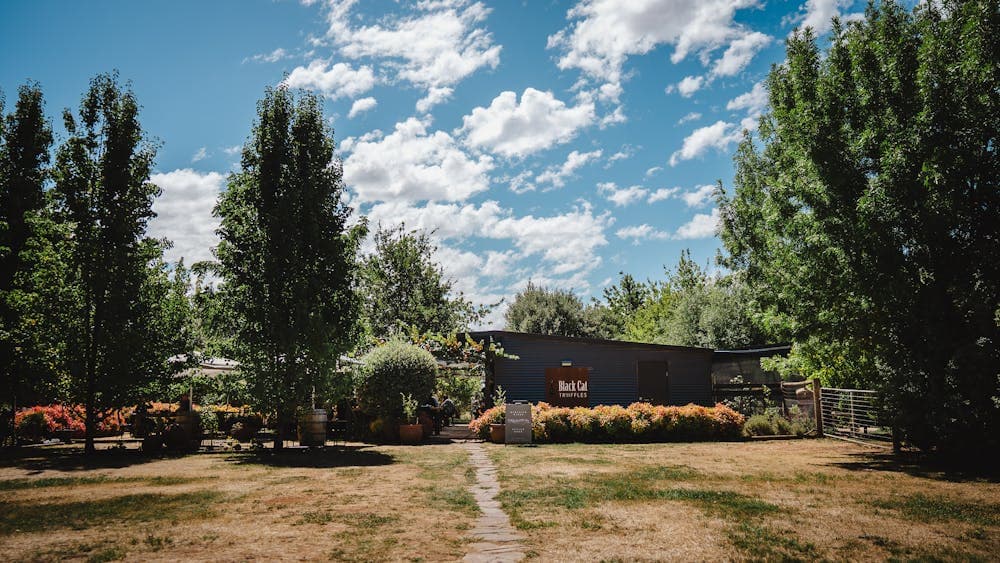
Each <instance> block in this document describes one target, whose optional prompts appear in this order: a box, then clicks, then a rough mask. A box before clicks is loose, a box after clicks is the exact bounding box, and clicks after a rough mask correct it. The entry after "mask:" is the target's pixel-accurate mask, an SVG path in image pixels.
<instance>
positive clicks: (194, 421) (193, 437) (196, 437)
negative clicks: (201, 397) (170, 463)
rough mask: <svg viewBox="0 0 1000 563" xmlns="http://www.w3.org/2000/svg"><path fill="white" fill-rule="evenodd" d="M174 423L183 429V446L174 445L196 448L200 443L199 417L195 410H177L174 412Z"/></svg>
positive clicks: (178, 445)
mask: <svg viewBox="0 0 1000 563" xmlns="http://www.w3.org/2000/svg"><path fill="white" fill-rule="evenodd" d="M174 423H175V424H177V426H180V427H181V428H182V429H183V430H184V441H185V442H187V444H186V445H185V446H181V445H180V444H177V445H176V446H175V447H188V448H197V447H198V445H199V444H200V443H201V419H200V417H199V416H198V413H197V412H195V411H177V412H176V413H174Z"/></svg>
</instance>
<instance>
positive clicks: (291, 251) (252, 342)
mask: <svg viewBox="0 0 1000 563" xmlns="http://www.w3.org/2000/svg"><path fill="white" fill-rule="evenodd" d="M257 113H258V117H257V122H256V124H255V125H254V128H253V132H252V134H251V138H250V140H249V141H248V142H247V143H246V145H245V146H244V147H243V157H242V170H240V171H239V172H236V173H234V174H232V175H231V176H230V177H229V181H228V189H227V190H226V191H225V192H224V193H223V195H222V197H221V198H220V199H219V203H218V205H217V206H216V208H215V214H216V215H217V216H219V217H221V219H222V222H221V226H220V227H219V231H218V232H219V235H220V237H221V241H220V243H219V246H218V247H217V249H216V256H217V257H218V260H219V266H220V272H221V274H222V276H223V278H224V280H225V282H224V285H223V286H222V290H223V291H224V292H225V293H226V299H227V301H228V303H229V306H230V307H231V308H232V311H233V313H234V314H235V315H236V318H237V319H238V321H237V322H238V325H237V326H238V331H237V335H238V341H237V342H238V344H237V346H236V349H235V352H236V353H235V355H236V359H238V360H239V361H240V362H241V366H242V368H241V369H242V370H243V371H244V373H245V374H246V376H247V379H248V380H249V382H250V386H251V392H252V395H253V396H254V398H255V400H256V402H257V406H258V407H260V408H261V409H263V410H264V411H265V412H269V413H272V414H274V415H276V418H277V421H278V424H279V428H283V427H284V426H285V425H286V424H287V423H288V422H289V421H290V420H291V417H292V416H293V414H294V410H295V409H296V408H297V407H303V406H306V405H309V404H310V400H311V396H312V394H313V393H314V392H315V393H323V392H325V391H326V390H327V389H329V388H330V387H331V386H333V385H334V384H335V383H336V381H335V377H336V372H335V368H336V363H337V359H338V357H339V355H340V354H341V353H342V352H344V351H346V350H348V349H350V348H351V347H352V346H353V344H354V342H355V339H356V337H357V333H358V331H357V322H356V319H357V316H358V310H359V306H358V299H357V297H356V294H355V291H354V286H355V278H356V275H355V274H356V272H355V260H356V254H357V250H358V245H359V243H360V240H361V238H362V237H363V236H364V234H365V227H364V226H363V225H361V226H357V227H353V228H349V227H348V226H347V219H348V216H349V214H350V208H349V207H347V206H346V205H345V204H344V203H343V201H342V194H343V190H344V184H343V179H342V176H343V173H342V170H341V166H340V164H339V162H337V161H336V160H335V159H334V152H333V151H334V142H333V137H332V131H330V130H329V129H328V128H327V127H326V125H325V124H324V120H323V111H322V102H321V100H320V99H319V98H318V97H316V96H315V95H312V94H302V95H301V96H299V97H298V98H297V99H296V97H295V96H293V94H292V93H291V92H289V90H288V89H287V88H285V87H283V86H281V87H278V88H275V89H268V90H267V92H266V93H265V95H264V98H263V99H262V100H261V101H260V103H259V104H258V108H257ZM282 439H283V436H281V432H280V431H279V435H278V437H277V438H276V439H275V447H276V448H280V447H281V445H282Z"/></svg>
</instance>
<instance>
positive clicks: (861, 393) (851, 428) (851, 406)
mask: <svg viewBox="0 0 1000 563" xmlns="http://www.w3.org/2000/svg"><path fill="white" fill-rule="evenodd" d="M875 398H876V395H875V392H874V391H869V390H866V389H837V388H834V387H823V388H822V389H821V390H820V394H819V403H820V407H821V413H822V418H821V419H820V421H819V423H820V424H821V425H822V432H823V434H825V435H827V436H832V437H834V438H843V439H847V440H859V441H863V442H866V443H872V442H875V443H886V444H889V443H891V442H892V429H891V428H889V427H888V426H886V425H885V424H884V423H883V422H881V421H880V420H879V412H878V407H877V405H876V403H875Z"/></svg>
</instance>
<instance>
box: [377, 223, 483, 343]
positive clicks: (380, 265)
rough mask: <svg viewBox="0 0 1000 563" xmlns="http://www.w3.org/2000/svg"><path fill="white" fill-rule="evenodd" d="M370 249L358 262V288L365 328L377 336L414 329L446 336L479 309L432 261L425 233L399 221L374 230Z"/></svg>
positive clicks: (431, 247)
mask: <svg viewBox="0 0 1000 563" xmlns="http://www.w3.org/2000/svg"><path fill="white" fill-rule="evenodd" d="M374 238H375V250H374V252H372V253H371V254H370V255H368V256H365V257H364V258H363V259H362V260H361V263H360V289H361V295H362V297H363V299H362V303H363V310H364V319H365V323H366V325H367V327H366V328H367V330H368V331H369V333H370V334H371V335H372V336H375V337H377V338H387V337H389V336H391V335H393V334H397V333H403V332H406V331H409V330H416V331H417V332H418V333H421V334H423V333H428V332H432V333H439V334H448V333H450V332H454V331H458V330H466V329H468V328H469V323H470V322H472V321H474V320H475V319H476V318H478V317H477V315H480V314H481V312H480V311H479V310H478V309H476V308H475V307H473V305H472V304H471V303H470V302H469V301H468V300H466V299H465V298H464V297H463V296H462V295H461V294H457V295H456V294H455V291H454V282H453V281H452V280H450V279H448V278H447V277H445V275H444V270H443V269H442V268H441V266H440V265H439V264H437V263H436V262H435V261H434V251H435V250H436V247H435V246H434V244H433V242H432V241H431V239H430V236H429V235H428V234H427V233H426V232H422V231H416V230H414V231H407V230H406V227H405V225H400V226H398V227H394V228H382V227H381V226H380V227H379V228H378V229H377V230H376V231H375V237H374Z"/></svg>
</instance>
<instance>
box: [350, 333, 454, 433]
mask: <svg viewBox="0 0 1000 563" xmlns="http://www.w3.org/2000/svg"><path fill="white" fill-rule="evenodd" d="M362 362H363V365H362V366H361V367H360V368H359V369H358V370H357V372H356V376H357V381H356V384H357V385H356V386H357V391H358V401H359V403H360V406H361V409H362V410H364V411H365V412H367V413H368V414H371V415H374V416H381V417H386V418H390V419H398V418H399V417H400V415H402V413H403V395H404V394H410V395H413V396H414V397H415V398H416V399H417V401H418V402H421V403H422V402H423V401H424V400H426V399H427V398H428V397H430V396H431V393H433V391H434V383H435V379H436V377H437V361H435V360H434V356H432V355H431V354H430V352H428V351H426V350H424V349H422V348H418V347H417V346H414V345H412V344H408V343H406V342H401V341H395V340H394V341H390V342H387V343H386V344H384V345H382V346H379V347H378V348H375V349H374V350H372V351H371V352H369V353H368V354H367V355H366V356H365V357H364V358H362Z"/></svg>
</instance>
